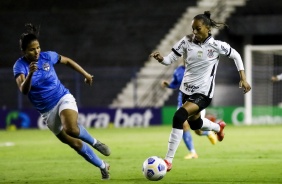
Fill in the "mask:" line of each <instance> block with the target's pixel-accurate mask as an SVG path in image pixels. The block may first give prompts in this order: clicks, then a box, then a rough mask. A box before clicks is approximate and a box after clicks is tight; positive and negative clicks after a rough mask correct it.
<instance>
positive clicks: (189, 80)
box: [150, 11, 251, 171]
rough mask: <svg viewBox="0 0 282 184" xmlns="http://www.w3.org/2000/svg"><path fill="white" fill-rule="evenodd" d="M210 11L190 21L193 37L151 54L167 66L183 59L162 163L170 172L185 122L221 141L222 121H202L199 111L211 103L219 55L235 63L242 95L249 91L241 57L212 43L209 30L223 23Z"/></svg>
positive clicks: (193, 128)
mask: <svg viewBox="0 0 282 184" xmlns="http://www.w3.org/2000/svg"><path fill="white" fill-rule="evenodd" d="M210 15H211V14H210V12H208V11H206V12H204V14H199V15H196V16H195V17H194V18H193V20H192V30H193V34H192V35H188V36H184V37H183V38H182V39H181V40H179V41H178V42H177V43H176V44H175V45H174V46H173V48H172V52H171V53H169V54H168V55H167V56H165V57H163V56H162V55H161V54H160V52H158V51H155V52H153V53H151V55H150V56H151V57H154V58H155V59H156V60H157V61H158V62H159V63H161V64H163V65H170V64H172V63H173V62H175V61H177V60H178V58H179V57H181V56H183V59H184V61H185V73H184V77H183V80H182V83H181V86H180V90H181V91H182V92H183V93H184V97H183V105H182V107H180V108H179V109H178V110H177V111H176V112H175V113H174V116H173V123H172V130H171V133H170V136H169V141H168V149H167V154H166V156H165V162H166V164H167V171H170V170H171V169H172V161H173V158H174V155H175V152H176V150H177V148H178V146H179V143H180V141H181V138H182V135H183V123H184V122H185V121H186V120H188V123H189V125H190V128H191V129H192V130H198V129H201V130H212V131H214V132H215V133H216V134H217V139H218V141H222V140H223V138H224V132H223V129H224V127H225V126H226V124H225V123H224V122H222V121H221V122H219V123H213V122H211V121H210V120H208V119H206V118H205V119H202V118H201V115H200V112H201V111H202V110H203V109H205V108H206V107H208V106H209V104H210V103H211V100H212V97H213V93H214V85H215V76H216V69H217V66H218V62H219V56H220V55H224V56H227V57H229V58H231V59H233V60H234V62H235V64H236V67H237V69H238V72H239V76H240V82H239V87H240V88H243V89H244V93H247V92H249V91H250V90H251V86H250V85H249V84H248V82H247V81H246V76H245V72H244V65H243V61H242V59H241V56H240V54H239V53H238V52H237V51H236V50H235V49H233V48H232V47H231V46H230V45H229V44H228V43H226V42H222V41H219V40H215V39H214V38H213V37H212V35H211V28H219V27H221V26H222V25H225V24H222V23H217V22H215V21H214V20H212V19H211V18H210Z"/></svg>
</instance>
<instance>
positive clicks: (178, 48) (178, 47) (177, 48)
mask: <svg viewBox="0 0 282 184" xmlns="http://www.w3.org/2000/svg"><path fill="white" fill-rule="evenodd" d="M186 47H187V38H186V37H183V38H182V39H181V40H179V41H178V42H177V43H176V44H175V45H174V46H173V47H172V49H171V50H172V51H173V52H174V53H175V54H176V55H177V56H179V57H180V56H182V55H183V54H184V52H185V51H186Z"/></svg>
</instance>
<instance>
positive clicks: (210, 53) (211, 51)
mask: <svg viewBox="0 0 282 184" xmlns="http://www.w3.org/2000/svg"><path fill="white" fill-rule="evenodd" d="M213 52H214V50H212V49H209V50H208V54H207V55H208V57H209V58H212V57H213Z"/></svg>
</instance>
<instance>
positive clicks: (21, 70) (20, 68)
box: [13, 61, 28, 78]
mask: <svg viewBox="0 0 282 184" xmlns="http://www.w3.org/2000/svg"><path fill="white" fill-rule="evenodd" d="M13 73H14V77H15V78H17V77H18V76H19V75H20V74H24V75H25V76H27V74H28V72H27V71H26V68H25V67H24V65H23V64H22V63H21V62H18V61H17V62H16V63H15V64H14V66H13Z"/></svg>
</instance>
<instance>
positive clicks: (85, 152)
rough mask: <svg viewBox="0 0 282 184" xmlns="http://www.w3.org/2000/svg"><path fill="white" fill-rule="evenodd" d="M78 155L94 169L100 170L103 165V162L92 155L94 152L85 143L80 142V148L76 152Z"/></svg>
mask: <svg viewBox="0 0 282 184" xmlns="http://www.w3.org/2000/svg"><path fill="white" fill-rule="evenodd" d="M77 153H78V154H80V155H81V156H82V157H83V158H85V160H87V161H88V162H90V163H91V164H93V165H95V166H96V167H99V168H101V167H102V165H103V161H102V160H101V159H100V158H99V157H98V156H97V155H96V154H95V153H94V151H93V150H92V149H91V148H90V147H89V146H88V145H87V144H86V143H85V142H82V148H81V150H80V151H78V152H77Z"/></svg>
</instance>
